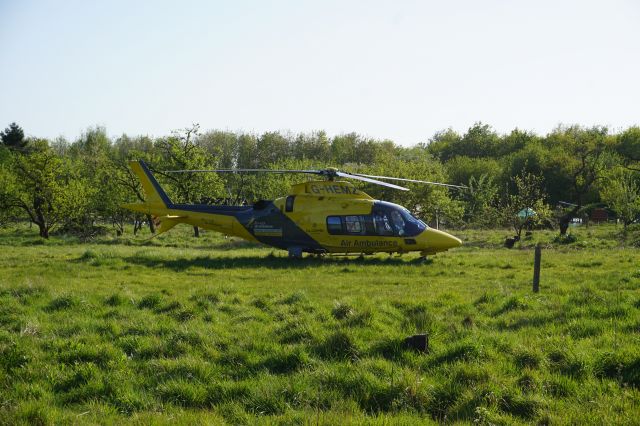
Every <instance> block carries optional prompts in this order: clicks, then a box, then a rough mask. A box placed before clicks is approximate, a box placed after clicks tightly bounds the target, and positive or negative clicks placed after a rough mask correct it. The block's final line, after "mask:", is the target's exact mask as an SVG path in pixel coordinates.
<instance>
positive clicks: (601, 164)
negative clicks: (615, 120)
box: [545, 126, 611, 235]
mask: <svg viewBox="0 0 640 426" xmlns="http://www.w3.org/2000/svg"><path fill="white" fill-rule="evenodd" d="M545 144H546V146H547V148H548V149H549V150H552V149H561V150H562V151H563V152H564V155H563V156H562V160H563V161H562V162H561V163H560V164H558V168H559V169H560V170H562V173H563V174H564V175H565V176H566V179H567V184H568V188H567V192H566V193H567V195H568V196H569V197H570V198H571V200H565V201H572V202H573V203H574V204H575V207H573V208H571V209H569V210H566V211H565V212H563V214H562V215H561V216H560V217H559V219H558V224H559V227H560V234H561V235H565V234H566V232H567V229H568V228H569V223H570V222H571V219H573V218H574V217H576V215H577V214H578V212H579V211H580V210H581V208H582V206H583V205H584V204H585V203H587V202H588V201H590V200H589V198H590V197H591V198H594V197H597V193H594V192H595V185H594V184H595V183H596V181H597V180H598V179H600V178H601V176H602V171H603V170H604V169H605V167H606V164H607V163H606V158H607V157H606V155H605V153H606V152H607V149H608V147H609V146H610V145H611V139H610V138H608V129H607V128H606V127H592V128H587V129H583V128H581V127H579V126H571V127H566V128H558V129H556V130H555V131H553V132H552V133H550V134H549V135H547V137H546V138H545ZM591 201H593V200H591Z"/></svg>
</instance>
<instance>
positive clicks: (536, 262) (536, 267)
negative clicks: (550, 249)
mask: <svg viewBox="0 0 640 426" xmlns="http://www.w3.org/2000/svg"><path fill="white" fill-rule="evenodd" d="M541 257H542V246H541V245H540V243H538V244H536V251H535V257H534V259H533V292H534V293H537V292H539V291H540V258H541Z"/></svg>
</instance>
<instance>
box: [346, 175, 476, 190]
mask: <svg viewBox="0 0 640 426" xmlns="http://www.w3.org/2000/svg"><path fill="white" fill-rule="evenodd" d="M352 174H353V175H356V176H364V177H368V178H376V179H389V180H399V181H402V182H415V183H426V184H429V185H438V186H447V187H449V188H458V189H466V188H469V187H468V186H464V185H451V184H449V183H440V182H430V181H428V180H418V179H404V178H397V177H389V176H374V175H364V174H361V173H352Z"/></svg>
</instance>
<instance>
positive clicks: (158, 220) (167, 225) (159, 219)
mask: <svg viewBox="0 0 640 426" xmlns="http://www.w3.org/2000/svg"><path fill="white" fill-rule="evenodd" d="M186 218H187V216H171V215H167V216H154V217H153V223H154V224H155V225H156V233H157V235H160V234H162V233H165V232H167V231H168V230H169V229H171V228H173V227H174V226H176V225H177V224H179V223H181V222H183V221H184V219H186Z"/></svg>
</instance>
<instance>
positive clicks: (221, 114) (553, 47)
mask: <svg viewBox="0 0 640 426" xmlns="http://www.w3.org/2000/svg"><path fill="white" fill-rule="evenodd" d="M0 18H1V22H2V24H1V25H0V51H1V52H2V61H1V65H0V128H4V127H6V126H7V124H8V123H9V122H11V121H16V122H18V124H20V125H21V126H22V127H23V128H24V129H25V132H26V133H27V134H29V135H33V136H40V137H49V138H55V137H57V136H64V137H66V138H68V139H71V140H73V139H75V138H77V137H78V136H79V135H80V133H81V132H82V131H83V130H85V129H86V128H87V127H90V126H95V125H101V126H105V127H106V128H107V131H108V133H109V134H110V135H112V136H117V135H120V134H122V133H127V134H129V135H132V136H133V135H141V134H142V135H151V136H161V135H166V134H169V132H170V131H171V130H172V129H178V128H183V127H186V126H188V125H190V124H191V123H200V125H201V126H202V128H203V129H227V130H232V131H247V132H264V131H269V130H284V131H292V132H308V131H313V130H320V129H324V130H326V131H327V132H328V133H329V135H335V134H339V133H343V132H351V131H355V132H358V133H361V134H364V135H367V136H370V137H374V138H379V139H391V140H393V141H395V142H397V143H400V144H403V145H413V144H415V143H418V142H424V141H427V140H428V139H429V138H430V137H431V136H433V134H434V133H435V132H436V131H438V130H442V129H446V128H448V127H452V128H453V129H455V130H457V131H459V132H464V131H465V130H466V129H467V128H468V127H469V126H471V125H472V124H473V123H474V122H476V121H482V122H485V123H488V124H490V125H492V126H493V127H494V128H495V129H496V130H497V131H499V132H501V133H503V132H508V131H510V130H511V129H513V128H515V127H518V128H520V129H526V130H532V131H535V132H538V133H541V134H544V133H547V132H548V131H550V130H551V129H553V128H554V127H556V126H557V125H558V124H560V123H564V124H581V125H588V126H590V125H596V124H597V125H607V126H610V127H611V128H612V129H613V130H619V129H620V128H624V127H628V126H630V125H634V124H640V2H639V1H634V0H626V1H625V0H618V1H590V0H589V1H577V0H576V1H562V0H554V1H547V0H538V1H506V0H505V1H499V0H487V1H480V0H469V1H462V0H460V1H448V2H447V1H442V0H440V1H370V0H369V1H348V0H322V1H320V0H318V1H303V0H297V1H296V0H291V1H266V0H264V1H248V0H247V1H231V0H229V1H226V2H223V1H175V0H174V1H120V0H118V1H115V0H111V1H86V0H84V1H31V0H23V1H19V0H14V1H9V0H0Z"/></svg>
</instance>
